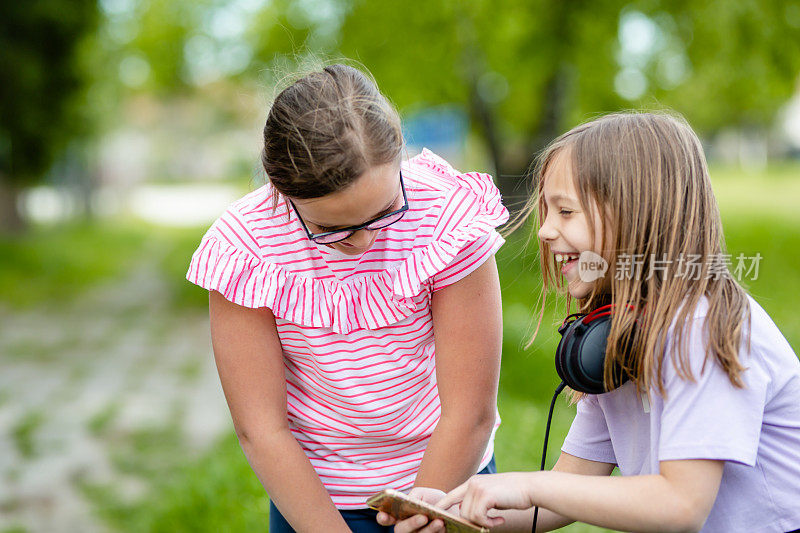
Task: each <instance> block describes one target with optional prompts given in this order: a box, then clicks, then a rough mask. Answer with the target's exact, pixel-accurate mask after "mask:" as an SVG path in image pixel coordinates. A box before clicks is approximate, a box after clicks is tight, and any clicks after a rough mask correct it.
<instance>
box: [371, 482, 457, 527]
mask: <svg viewBox="0 0 800 533" xmlns="http://www.w3.org/2000/svg"><path fill="white" fill-rule="evenodd" d="M408 495H409V496H411V497H412V498H418V499H420V500H422V501H424V502H427V503H432V504H434V505H436V503H437V502H438V501H439V500H441V499H442V496H444V492H443V491H441V490H438V489H431V488H428V487H414V488H413V489H411V491H410V492H409V493H408ZM439 507H441V506H439ZM447 510H448V511H450V512H451V513H455V514H458V506H454V507H453V508H452V509H447ZM377 521H378V523H379V524H381V525H384V526H391V525H392V524H395V526H394V531H395V533H412V532H416V533H437V532H443V531H444V530H445V529H444V523H443V522H442V521H441V520H433V521H429V520H428V517H427V516H425V515H421V514H418V515H414V516H411V517H409V518H406V519H405V520H400V521H399V522H398V521H397V520H395V519H394V518H393V517H391V516H390V515H388V514H386V513H384V512H379V513H378V516H377Z"/></svg>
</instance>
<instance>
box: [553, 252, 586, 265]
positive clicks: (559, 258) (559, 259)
mask: <svg viewBox="0 0 800 533" xmlns="http://www.w3.org/2000/svg"><path fill="white" fill-rule="evenodd" d="M554 255H555V260H556V263H564V264H567V263H571V262H573V261H577V260H578V258H579V257H580V254H554Z"/></svg>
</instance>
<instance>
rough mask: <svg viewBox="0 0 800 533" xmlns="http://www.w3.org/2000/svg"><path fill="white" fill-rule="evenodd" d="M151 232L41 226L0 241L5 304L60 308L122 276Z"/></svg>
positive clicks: (121, 227) (1, 287) (0, 281)
mask: <svg viewBox="0 0 800 533" xmlns="http://www.w3.org/2000/svg"><path fill="white" fill-rule="evenodd" d="M146 238H147V235H146V233H144V232H143V231H141V230H140V229H138V228H136V227H133V226H130V227H129V226H127V225H116V224H115V225H113V226H106V225H103V226H95V225H90V224H68V225H65V226H40V227H35V228H33V229H32V230H31V231H30V232H29V233H27V234H25V235H21V236H17V237H9V236H3V237H2V238H0V258H2V260H0V295H2V297H1V298H2V299H0V303H2V304H5V305H7V306H10V307H14V308H20V307H31V306H34V305H45V304H48V305H54V304H55V305H57V304H58V303H59V302H63V301H66V300H68V299H69V298H72V297H74V296H75V295H77V294H79V293H80V292H81V291H83V290H85V289H87V288H88V287H91V286H93V285H96V284H97V283H98V282H101V281H104V280H108V279H112V278H113V277H115V276H116V275H119V274H120V273H121V272H123V271H124V270H125V269H126V268H127V267H128V265H130V264H131V262H132V261H134V260H135V259H136V256H137V253H138V251H139V250H140V248H141V247H142V245H143V243H144V242H145V239H146Z"/></svg>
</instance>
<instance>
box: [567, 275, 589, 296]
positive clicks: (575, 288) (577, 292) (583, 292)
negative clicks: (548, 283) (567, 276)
mask: <svg viewBox="0 0 800 533" xmlns="http://www.w3.org/2000/svg"><path fill="white" fill-rule="evenodd" d="M592 285H593V284H591V283H586V282H585V281H581V280H580V279H576V280H573V281H571V282H568V283H567V292H568V293H569V295H570V296H572V297H573V298H575V299H576V300H581V299H583V298H586V297H588V296H589V294H591V292H592Z"/></svg>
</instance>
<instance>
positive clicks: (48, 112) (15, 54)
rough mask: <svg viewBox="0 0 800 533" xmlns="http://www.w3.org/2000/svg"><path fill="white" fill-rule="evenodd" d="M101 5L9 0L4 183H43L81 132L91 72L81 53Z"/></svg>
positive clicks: (79, 0)
mask: <svg viewBox="0 0 800 533" xmlns="http://www.w3.org/2000/svg"><path fill="white" fill-rule="evenodd" d="M97 19H98V17H97V3H96V1H95V0H38V1H36V2H5V3H4V6H3V16H2V17H0V65H3V67H2V71H0V184H2V183H3V182H13V183H16V184H20V183H28V182H29V181H31V180H33V179H35V178H38V177H39V176H40V175H41V173H42V172H44V171H45V170H46V169H47V167H48V166H49V165H50V164H51V162H52V161H53V158H54V157H55V155H56V154H57V153H58V152H59V150H61V149H62V148H63V147H64V146H65V145H66V143H67V141H68V140H69V139H70V138H72V137H73V136H75V135H79V134H85V133H86V130H85V121H83V120H81V111H80V109H78V108H77V106H76V100H77V99H78V97H79V95H80V93H81V91H82V90H83V88H84V78H85V73H84V72H83V71H82V70H81V69H80V68H79V65H78V63H77V55H76V51H77V49H78V47H79V45H80V43H81V42H82V40H83V39H84V38H85V37H86V36H87V35H88V34H90V33H91V32H92V31H93V30H94V28H95V26H96V24H97Z"/></svg>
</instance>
